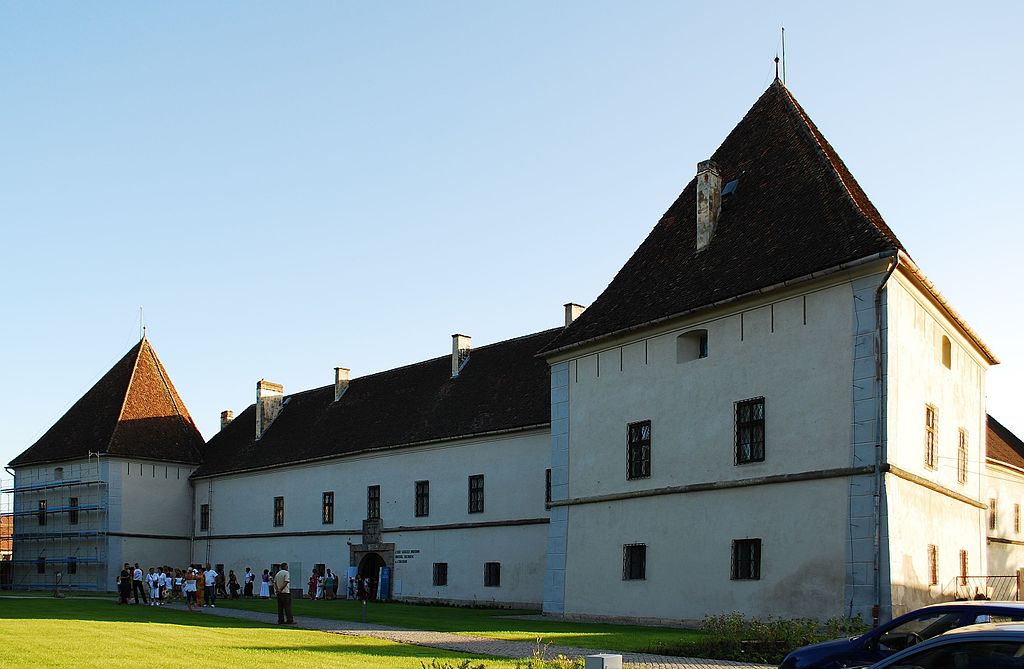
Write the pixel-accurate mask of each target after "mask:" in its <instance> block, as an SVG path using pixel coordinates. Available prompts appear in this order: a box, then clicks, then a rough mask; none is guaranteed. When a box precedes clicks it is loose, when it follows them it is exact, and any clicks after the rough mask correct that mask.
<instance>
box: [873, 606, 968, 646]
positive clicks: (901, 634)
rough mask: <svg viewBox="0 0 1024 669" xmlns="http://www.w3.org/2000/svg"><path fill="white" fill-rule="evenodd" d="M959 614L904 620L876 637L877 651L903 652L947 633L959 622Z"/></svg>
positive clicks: (927, 615) (937, 614)
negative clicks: (916, 644)
mask: <svg viewBox="0 0 1024 669" xmlns="http://www.w3.org/2000/svg"><path fill="white" fill-rule="evenodd" d="M960 616H961V614H960V613H930V614H929V613H926V614H923V615H920V616H916V617H914V618H911V619H910V620H906V621H904V622H902V623H900V624H899V625H897V626H896V627H893V628H892V629H890V630H888V631H887V632H886V633H885V634H883V635H882V636H880V637H878V649H879V650H887V651H897V650H903V649H904V648H909V647H910V646H913V645H914V644H915V643H921V642H922V641H924V640H925V639H930V638H932V637H933V636H937V635H939V634H942V633H943V632H948V631H949V630H951V629H953V628H954V627H956V626H957V624H958V623H959V622H960Z"/></svg>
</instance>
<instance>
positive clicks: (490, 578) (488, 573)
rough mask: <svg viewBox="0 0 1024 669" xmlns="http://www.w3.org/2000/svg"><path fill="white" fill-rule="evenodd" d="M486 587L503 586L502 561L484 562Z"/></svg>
mask: <svg viewBox="0 0 1024 669" xmlns="http://www.w3.org/2000/svg"><path fill="white" fill-rule="evenodd" d="M484 587H487V588H500V587H501V563H500V562H485V563H484Z"/></svg>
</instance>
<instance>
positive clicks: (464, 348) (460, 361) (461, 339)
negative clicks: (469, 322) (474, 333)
mask: <svg viewBox="0 0 1024 669" xmlns="http://www.w3.org/2000/svg"><path fill="white" fill-rule="evenodd" d="M471 341H472V337H470V336H469V335H464V334H453V335H452V378H453V379H454V378H455V377H457V376H458V375H459V371H460V370H461V369H462V366H463V365H464V364H466V361H467V360H469V350H470V342H471Z"/></svg>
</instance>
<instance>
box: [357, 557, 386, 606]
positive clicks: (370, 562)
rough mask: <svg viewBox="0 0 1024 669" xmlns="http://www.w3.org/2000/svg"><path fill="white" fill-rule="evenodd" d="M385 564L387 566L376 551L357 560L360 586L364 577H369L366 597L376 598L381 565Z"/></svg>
mask: <svg viewBox="0 0 1024 669" xmlns="http://www.w3.org/2000/svg"><path fill="white" fill-rule="evenodd" d="M385 566H387V563H386V562H385V561H384V558H382V557H381V556H380V555H379V554H377V553H367V554H366V555H364V556H363V559H362V560H360V561H359V572H358V578H359V583H360V587H362V584H363V583H364V580H365V579H370V587H369V592H368V594H367V599H377V583H378V581H379V580H380V570H381V567H385Z"/></svg>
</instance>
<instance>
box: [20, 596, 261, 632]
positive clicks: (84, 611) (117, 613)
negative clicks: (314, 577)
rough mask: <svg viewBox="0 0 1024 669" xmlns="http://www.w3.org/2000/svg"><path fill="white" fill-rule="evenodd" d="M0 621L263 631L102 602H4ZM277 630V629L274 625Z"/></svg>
mask: <svg viewBox="0 0 1024 669" xmlns="http://www.w3.org/2000/svg"><path fill="white" fill-rule="evenodd" d="M0 620H67V621H83V622H110V623H155V624H161V625H179V626H188V627H214V628H225V629H231V628H250V629H251V628H262V627H269V626H268V625H267V624H265V623H260V622H256V621H249V620H241V619H238V618H221V617H219V616H204V615H202V614H200V613H193V612H190V611H188V610H185V609H175V608H169V607H163V606H160V607H156V606H146V605H144V604H140V605H134V604H129V605H123V604H116V603H113V602H110V601H108V600H103V599H44V598H34V597H33V598H24V599H6V600H3V605H2V606H0ZM275 627H276V626H275Z"/></svg>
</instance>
